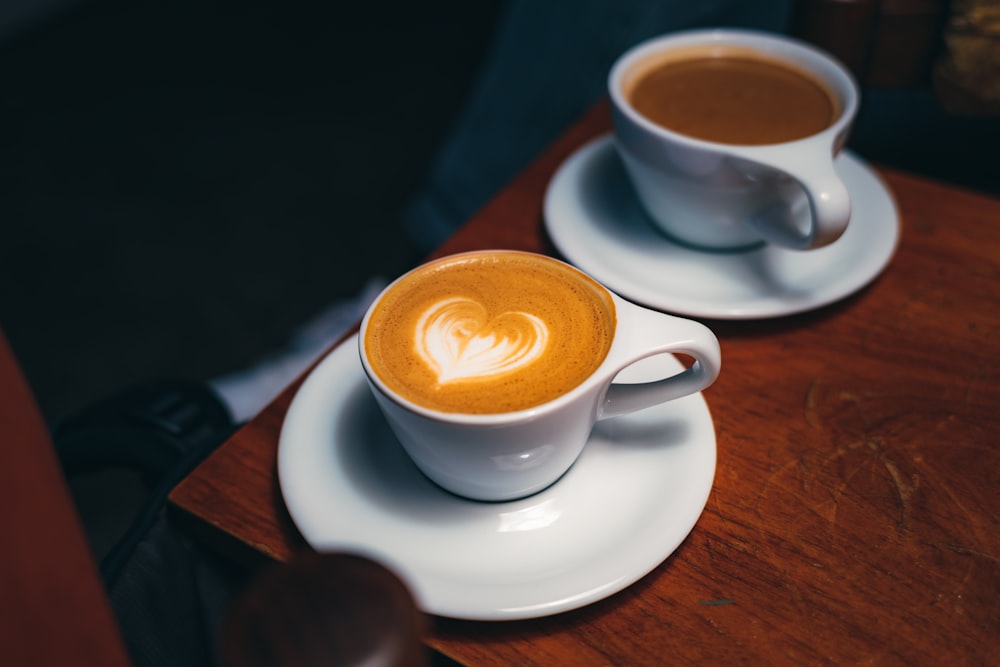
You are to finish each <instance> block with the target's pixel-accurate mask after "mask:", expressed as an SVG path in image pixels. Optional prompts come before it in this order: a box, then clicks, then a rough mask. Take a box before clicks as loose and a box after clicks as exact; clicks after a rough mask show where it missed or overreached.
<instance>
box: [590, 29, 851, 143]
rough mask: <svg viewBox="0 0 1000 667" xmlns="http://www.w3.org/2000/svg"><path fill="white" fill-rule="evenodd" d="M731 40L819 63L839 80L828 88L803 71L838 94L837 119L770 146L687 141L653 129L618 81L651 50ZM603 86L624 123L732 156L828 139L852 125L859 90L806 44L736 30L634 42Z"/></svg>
mask: <svg viewBox="0 0 1000 667" xmlns="http://www.w3.org/2000/svg"><path fill="white" fill-rule="evenodd" d="M736 40H746V41H747V42H752V44H746V45H747V46H767V47H771V49H774V50H773V51H772V50H767V49H765V52H766V53H769V54H770V55H773V56H775V57H776V58H778V59H780V58H781V53H782V51H783V50H794V51H796V52H797V53H799V54H803V55H805V56H807V57H808V58H810V59H812V61H813V62H815V63H820V64H822V66H823V71H824V72H829V73H830V74H831V76H833V77H836V78H838V79H839V81H838V82H837V84H838V85H837V86H833V85H831V83H830V81H829V80H828V78H827V77H826V76H824V75H822V74H819V73H817V72H816V71H815V70H813V69H809V70H808V71H809V72H810V73H811V74H813V75H814V76H817V77H819V78H821V79H822V80H823V82H824V83H825V84H826V85H827V86H828V87H829V88H831V89H832V92H833V93H834V94H835V95H837V96H838V98H839V101H840V102H841V103H842V105H843V107H842V108H841V110H840V114H839V115H838V116H837V119H836V120H835V121H834V122H832V123H831V124H830V125H828V126H827V127H826V128H824V129H823V130H820V131H819V132H817V133H815V134H810V135H808V136H805V137H800V138H798V139H792V140H791V141H785V142H780V143H772V144H729V143H723V142H718V141H710V140H707V139H699V138H696V137H691V136H688V135H686V134H681V133H680V132H676V131H674V130H670V129H668V128H666V127H663V126H662V125H658V124H656V123H654V122H653V121H651V120H649V119H648V118H646V117H645V116H643V115H642V114H640V113H639V112H638V111H636V110H635V108H634V107H633V106H632V104H631V103H630V102H629V101H628V99H627V98H626V97H625V94H624V92H623V91H622V80H623V79H624V77H625V75H626V74H627V72H628V71H629V69H630V67H631V66H632V65H634V64H635V63H636V62H637V61H638V60H641V59H642V58H645V57H647V56H649V55H650V54H652V53H654V52H658V51H662V50H664V49H665V48H668V47H670V46H676V45H680V44H692V45H695V44H704V45H708V44H710V43H712V42H717V43H726V42H727V41H732V42H735V41H736ZM796 64H797V63H796ZM607 88H608V94H609V96H610V97H611V101H612V104H613V105H614V107H615V108H616V109H617V110H618V111H619V112H620V113H622V114H624V115H625V116H626V117H627V118H628V120H629V122H631V123H633V124H635V125H637V126H638V127H640V128H642V129H643V130H644V131H646V132H649V133H652V134H654V135H656V136H659V137H663V138H668V139H670V140H671V141H673V142H676V143H679V144H684V145H687V146H690V147H694V148H703V149H710V150H715V151H716V152H733V151H734V150H735V151H761V150H767V149H771V148H774V147H787V146H793V145H796V144H802V143H806V142H812V141H817V140H819V139H826V138H829V139H830V140H831V141H834V140H836V138H837V137H838V136H839V135H840V134H841V133H842V132H843V130H844V128H845V127H847V126H848V125H849V124H850V123H851V122H852V121H853V119H854V116H855V115H856V114H857V109H858V103H859V102H858V97H859V95H858V90H859V88H858V83H857V81H856V80H855V78H854V75H853V74H851V72H850V70H848V69H847V67H846V65H844V64H843V63H841V62H840V61H838V60H837V59H836V58H835V57H834V56H832V55H831V54H829V53H827V52H826V51H823V50H822V49H820V48H818V47H816V46H814V45H812V44H809V43H808V42H804V41H802V40H800V39H797V38H795V37H791V36H788V35H782V34H779V33H772V32H766V31H761V30H750V29H736V28H706V29H694V30H681V31H677V32H671V33H666V34H663V35H658V36H656V37H651V38H649V39H646V40H644V41H642V42H639V43H638V44H635V45H633V46H632V47H630V48H629V49H627V50H626V51H624V52H623V53H622V54H621V55H619V56H618V57H617V58H616V59H615V61H614V63H613V64H612V66H611V70H610V72H609V74H608V79H607ZM841 88H842V89H843V91H844V94H843V95H841V93H840V92H839V91H840V90H841Z"/></svg>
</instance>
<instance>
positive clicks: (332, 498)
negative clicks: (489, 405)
mask: <svg viewBox="0 0 1000 667" xmlns="http://www.w3.org/2000/svg"><path fill="white" fill-rule="evenodd" d="M679 368H680V364H679V363H678V362H677V361H676V360H675V359H674V358H673V357H672V356H670V355H660V356H658V357H655V358H651V359H648V360H646V361H643V362H641V363H640V364H637V365H634V366H632V367H630V368H629V369H628V370H627V371H626V374H627V375H626V379H628V380H631V381H641V380H648V379H652V378H656V377H662V376H663V375H664V374H666V373H671V372H675V371H676V370H678V369H679ZM715 457H716V448H715V431H714V426H713V424H712V418H711V415H710V414H709V411H708V407H707V405H706V403H705V400H704V398H703V397H702V395H701V394H692V395H690V396H687V397H684V398H680V399H677V400H675V401H671V402H669V403H664V404H661V405H658V406H656V407H653V408H650V409H649V410H645V411H642V412H637V413H633V414H631V415H626V416H623V417H620V418H618V419H613V420H609V421H605V422H601V423H600V424H598V425H597V427H596V428H595V429H594V431H593V432H592V433H591V435H590V439H589V442H588V444H587V446H586V448H585V449H584V451H583V454H582V455H581V456H580V458H579V459H578V460H577V462H576V464H575V465H574V466H573V467H572V468H571V469H570V470H569V472H568V473H567V474H566V475H565V476H564V477H563V478H562V479H561V480H560V481H559V482H558V483H557V484H554V485H552V486H551V487H549V488H548V489H546V490H544V491H542V492H541V493H539V494H536V495H534V496H531V497H530V498H526V499H523V500H518V501H513V502H506V503H482V502H475V501H468V500H463V499H461V498H459V497H457V496H454V495H452V494H449V493H447V492H445V491H443V490H441V489H440V488H439V487H438V486H436V485H435V484H433V483H431V482H430V481H429V480H428V479H427V478H426V477H424V476H423V475H422V474H421V473H420V472H419V471H418V470H417V468H416V467H415V466H414V465H413V463H412V462H411V460H410V458H409V457H408V456H407V455H406V454H405V452H404V451H403V450H402V448H401V447H400V445H399V443H398V441H397V440H396V438H395V437H394V436H393V434H392V432H391V430H390V429H389V428H388V426H387V425H386V423H385V420H384V419H383V418H382V415H381V413H380V411H379V410H378V408H377V407H376V405H375V402H374V400H373V399H372V395H371V392H370V391H369V389H368V386H367V384H366V382H365V380H364V374H363V373H362V370H361V363H360V361H359V360H358V353H357V347H356V343H355V341H354V340H348V341H346V342H344V343H343V344H342V345H340V346H339V347H337V348H336V349H335V350H334V351H333V352H332V353H331V354H330V355H328V356H327V357H326V358H325V359H324V360H322V361H321V362H320V363H319V364H318V366H317V367H316V368H315V369H314V370H313V371H312V373H311V374H310V375H309V376H308V377H307V378H306V380H305V382H304V383H303V384H302V386H301V387H300V388H299V391H298V393H297V394H296V395H295V398H294V399H293V400H292V403H291V406H290V407H289V410H288V413H287V416H286V418H285V422H284V425H283V427H282V430H281V437H280V441H279V447H278V480H279V482H280V487H281V493H282V496H283V497H284V500H285V503H286V505H287V507H288V512H289V514H290V515H291V517H292V520H293V521H294V523H295V525H296V526H297V527H298V529H299V531H300V532H301V533H302V535H303V537H304V538H305V539H306V541H307V542H308V543H309V544H310V545H312V547H313V548H315V549H317V550H320V551H347V552H353V553H362V554H365V555H368V556H369V557H372V558H375V559H377V560H379V561H381V562H383V563H385V564H387V565H389V566H390V567H392V568H393V569H394V570H395V571H396V572H397V573H398V574H399V575H400V576H401V577H402V578H403V580H404V581H405V582H406V583H407V584H408V585H409V586H410V588H411V590H412V591H413V593H414V596H415V598H416V600H417V603H418V605H419V606H420V607H421V608H422V609H423V610H425V611H426V612H428V613H431V614H435V615H439V616H448V617H453V618H461V619H478V620H501V619H521V618H532V617H537V616H545V615H549V614H555V613H558V612H562V611H566V610H569V609H575V608H578V607H582V606H584V605H587V604H590V603H592V602H594V601H597V600H600V599H602V598H605V597H608V596H610V595H612V594H613V593H615V592H617V591H620V590H622V589H624V588H626V587H627V586H629V585H630V584H632V583H633V582H635V581H637V580H638V579H640V578H642V577H643V576H644V575H646V574H647V573H648V572H650V571H651V570H653V569H654V568H656V567H657V566H658V565H660V564H661V563H662V562H663V561H664V560H665V559H666V558H667V557H668V556H669V555H670V554H671V553H672V552H673V551H674V550H675V549H676V548H677V546H678V545H680V543H681V542H682V541H683V540H684V538H685V537H686V536H687V535H688V533H689V532H690V530H691V529H692V528H693V527H694V525H695V523H696V521H697V520H698V517H699V516H700V514H701V512H702V510H703V509H704V507H705V503H706V502H707V499H708V495H709V492H710V490H711V487H712V480H713V478H714V474H715ZM661 576H670V575H669V569H668V568H666V566H665V569H663V570H662V574H661Z"/></svg>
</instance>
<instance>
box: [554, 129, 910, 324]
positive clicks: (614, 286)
mask: <svg viewBox="0 0 1000 667" xmlns="http://www.w3.org/2000/svg"><path fill="white" fill-rule="evenodd" d="M836 168H837V171H838V173H839V174H840V176H841V178H843V180H844V183H845V184H846V185H847V189H848V190H849V191H850V193H851V202H852V207H853V213H852V217H851V222H850V224H849V225H848V226H847V231H845V232H844V235H843V236H841V237H840V238H839V239H838V240H837V241H835V242H834V243H832V244H831V245H829V246H826V247H825V248H820V249H818V250H810V251H797V250H787V249H783V248H778V247H776V246H771V245H763V246H761V247H759V248H755V249H752V250H747V251H743V252H711V251H699V250H694V249H692V248H688V247H685V246H682V245H679V244H677V243H675V242H673V241H671V240H670V239H668V238H667V237H666V236H665V235H663V234H662V233H660V232H659V231H658V230H657V229H656V228H655V227H654V226H653V224H652V223H651V222H650V221H649V220H648V218H647V217H646V214H645V212H644V211H642V209H641V208H640V205H639V203H638V200H637V199H636V198H635V196H634V195H633V192H632V186H631V184H630V183H629V182H628V177H627V176H626V174H625V170H624V167H623V166H622V164H621V161H620V159H619V157H618V153H617V152H616V150H615V147H614V143H613V139H612V137H611V136H610V135H606V136H604V137H601V138H599V139H596V140H594V141H592V142H590V143H588V144H586V145H585V146H583V147H582V148H580V149H579V150H578V151H577V152H576V153H574V154H573V155H572V156H570V158H569V159H568V160H566V162H564V163H563V164H562V166H560V168H559V170H558V171H557V172H556V174H555V176H554V177H553V179H552V181H551V183H550V184H549V188H548V191H547V193H546V197H545V225H546V228H547V229H548V232H549V236H550V237H551V238H552V241H553V243H554V244H555V246H556V248H558V249H559V251H560V252H561V253H562V254H563V256H564V257H565V258H566V259H567V260H569V261H570V262H571V263H573V264H575V265H576V266H578V267H579V268H580V269H582V270H583V271H586V272H587V273H589V274H590V275H591V276H593V277H594V278H596V279H597V280H599V281H600V282H602V283H604V285H606V286H607V287H608V288H609V289H611V290H613V291H615V292H617V293H618V294H620V295H622V296H623V297H625V298H627V299H630V300H633V301H636V302H638V303H641V304H643V305H646V306H648V307H651V308H655V309H657V310H664V311H669V312H673V313H677V314H681V315H689V316H695V317H708V318H717V319H734V320H738V319H757V318H768V317H778V316H783V315H791V314H793V313H799V312H803V311H806V310H811V309H814V308H818V307H820V306H824V305H827V304H830V303H833V302H835V301H839V300H840V299H842V298H844V297H846V296H848V295H850V294H852V293H854V292H856V291H857V290H859V289H861V288H862V287H864V286H865V285H867V284H868V283H869V282H871V281H872V280H874V279H875V277H876V276H878V275H879V273H881V272H882V270H883V269H884V268H885V267H886V265H887V264H888V263H889V260H890V259H891V258H892V256H893V254H894V253H895V251H896V245H897V243H898V241H899V214H898V212H897V210H896V204H895V202H894V201H893V199H892V195H891V194H890V193H889V191H888V190H887V189H886V186H885V185H884V184H883V183H882V181H881V180H880V179H879V178H878V176H876V174H875V173H874V172H873V171H872V170H871V169H870V168H869V167H868V166H867V165H865V164H864V163H863V162H861V161H860V160H859V159H858V158H857V157H856V156H854V155H852V154H851V153H849V152H846V151H844V152H842V153H841V154H840V155H839V156H838V157H837V161H836Z"/></svg>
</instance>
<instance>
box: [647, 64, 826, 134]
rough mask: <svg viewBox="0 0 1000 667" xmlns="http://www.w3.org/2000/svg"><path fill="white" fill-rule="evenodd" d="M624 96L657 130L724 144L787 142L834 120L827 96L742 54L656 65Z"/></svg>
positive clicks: (790, 72) (787, 70)
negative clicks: (658, 127)
mask: <svg viewBox="0 0 1000 667" xmlns="http://www.w3.org/2000/svg"><path fill="white" fill-rule="evenodd" d="M629 99H630V101H631V103H632V105H633V106H634V107H635V109H636V110H637V111H638V112H639V113H640V114H642V115H643V116H645V117H646V118H648V119H649V120H651V121H653V122H654V123H656V124H657V125H661V126H663V127H665V128H667V129H670V130H673V131H674V132H679V133H681V134H685V135H688V136H690V137H695V138H697V139H704V140H706V141H714V142H717V143H724V144H738V145H762V144H776V143H783V142H786V141H794V140H796V139H802V138H804V137H808V136H810V135H813V134H816V133H817V132H820V131H821V130H824V129H826V128H827V127H829V126H830V125H831V124H832V123H833V121H834V120H835V119H836V105H835V104H834V101H833V96H832V95H831V94H830V93H829V92H828V91H827V90H826V88H825V87H824V86H823V85H822V84H820V83H819V82H818V81H815V80H814V79H812V78H811V77H810V76H808V75H806V74H805V73H802V72H799V71H797V70H794V69H792V68H791V67H786V66H784V65H782V64H778V63H775V62H774V61H770V60H764V59H758V58H752V57H745V56H740V57H735V56H727V55H721V56H715V57H697V58H691V59H684V60H676V61H667V62H664V63H662V64H660V65H658V66H656V67H652V68H650V69H649V71H647V72H646V73H645V74H643V75H642V76H640V77H639V78H638V79H637V81H636V83H635V85H634V87H633V88H632V90H631V92H630V93H629Z"/></svg>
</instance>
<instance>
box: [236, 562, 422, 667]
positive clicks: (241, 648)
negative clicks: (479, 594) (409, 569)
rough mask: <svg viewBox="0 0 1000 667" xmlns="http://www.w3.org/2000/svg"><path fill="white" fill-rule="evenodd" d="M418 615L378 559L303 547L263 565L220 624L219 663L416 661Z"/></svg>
mask: <svg viewBox="0 0 1000 667" xmlns="http://www.w3.org/2000/svg"><path fill="white" fill-rule="evenodd" d="M426 626H427V623H426V619H425V617H424V616H423V614H422V613H421V612H420V611H419V610H418V609H417V606H416V604H415V603H414V600H413V597H412V595H411V594H410V591H409V589H407V587H406V586H405V584H403V582H402V581H401V580H400V579H399V578H398V577H397V576H396V575H395V574H393V573H392V572H391V571H389V570H388V569H386V568H385V567H383V566H382V565H379V564H378V563H376V562H374V561H372V560H369V559H367V558H363V557H361V556H355V555H350V554H318V553H309V554H305V555H302V556H298V557H296V558H294V559H292V560H291V561H290V562H288V563H287V564H282V565H275V566H274V567H272V568H270V569H268V570H266V571H265V572H264V573H263V574H262V575H261V576H260V578H259V579H258V580H257V581H255V582H254V583H253V584H252V585H251V586H250V588H249V589H248V590H247V591H246V593H245V594H244V595H243V596H242V597H240V598H239V599H238V600H237V601H236V602H235V604H234V606H233V608H232V610H231V612H230V613H229V615H228V617H227V618H226V620H225V622H224V624H223V627H222V642H221V651H222V664H223V665H224V666H225V667H313V666H317V667H318V666H320V665H323V666H324V667H328V666H330V665H338V666H344V667H347V666H350V665H364V666H365V667H418V666H421V665H426V664H428V662H429V659H428V656H427V649H426V648H425V647H424V646H423V644H422V642H421V637H422V636H423V633H424V632H425V630H426Z"/></svg>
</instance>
